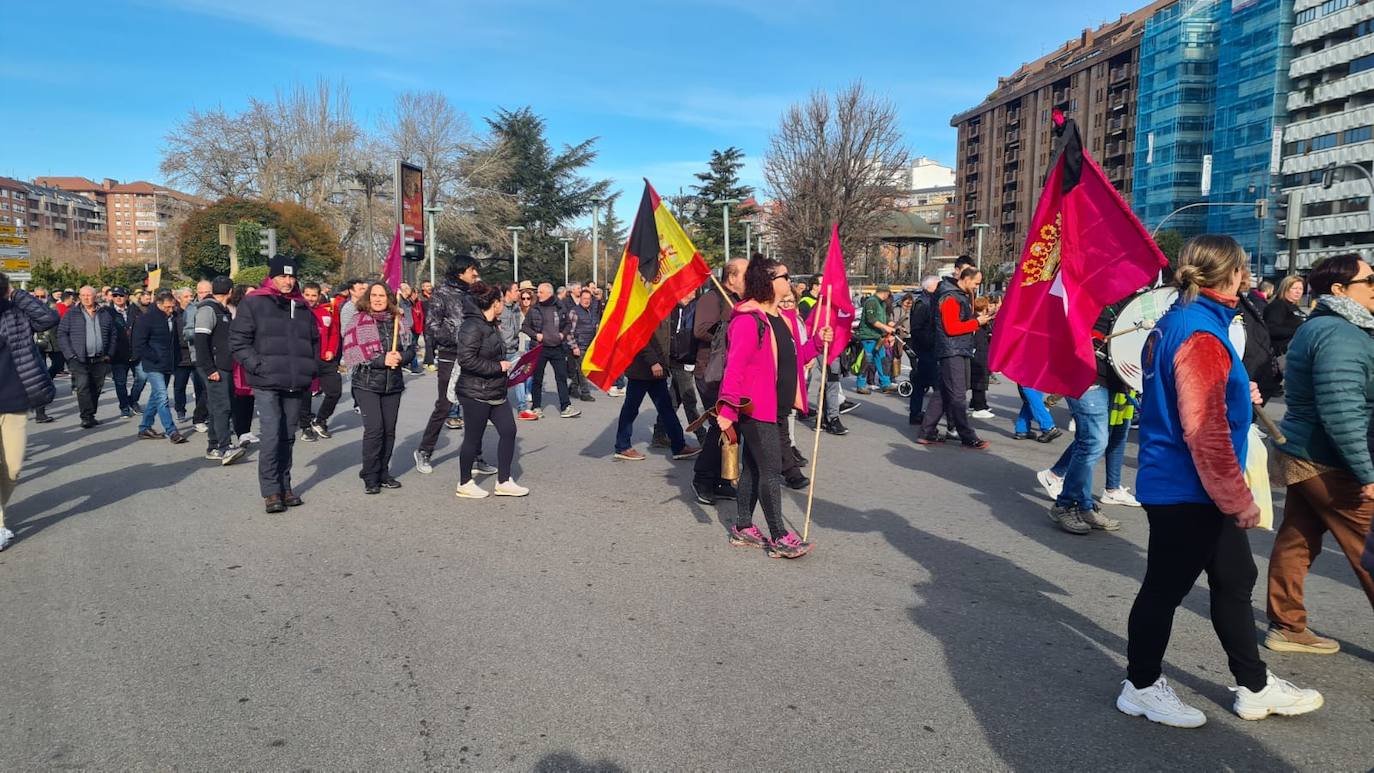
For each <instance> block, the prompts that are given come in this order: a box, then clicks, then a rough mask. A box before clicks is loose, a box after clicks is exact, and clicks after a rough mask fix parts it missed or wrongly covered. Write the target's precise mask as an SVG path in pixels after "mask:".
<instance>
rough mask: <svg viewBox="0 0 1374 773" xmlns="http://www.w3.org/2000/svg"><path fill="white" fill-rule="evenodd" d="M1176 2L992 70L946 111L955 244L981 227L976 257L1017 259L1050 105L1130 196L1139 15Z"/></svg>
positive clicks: (1039, 171)
mask: <svg viewBox="0 0 1374 773" xmlns="http://www.w3.org/2000/svg"><path fill="white" fill-rule="evenodd" d="M1174 1H1175V0H1159V2H1155V3H1152V4H1151V5H1149V6H1147V7H1145V8H1143V9H1141V10H1139V11H1136V12H1135V13H1131V14H1125V15H1122V16H1121V17H1120V18H1118V19H1117V20H1116V21H1113V22H1109V23H1107V24H1104V25H1102V26H1100V27H1098V28H1097V29H1085V30H1083V32H1082V34H1081V35H1080V36H1079V37H1077V38H1075V39H1073V40H1070V41H1068V42H1066V43H1064V44H1063V45H1062V46H1060V47H1059V48H1058V49H1056V50H1055V51H1054V52H1052V53H1050V54H1048V55H1046V56H1044V57H1041V58H1040V59H1037V60H1035V61H1034V62H1030V63H1028V64H1025V65H1022V66H1021V68H1020V69H1018V70H1017V71H1016V72H1015V73H1013V74H1012V75H1011V76H1009V77H1006V78H999V79H998V84H997V88H996V89H995V90H994V91H993V92H992V93H991V94H989V95H988V97H987V98H986V99H984V100H983V102H982V104H980V105H978V106H977V107H974V108H972V109H970V110H967V111H965V112H963V113H960V114H958V115H956V116H954V117H953V118H952V119H951V121H950V125H951V126H953V127H955V128H956V129H957V130H958V143H957V147H958V151H957V155H956V159H955V162H956V168H957V173H956V181H955V210H956V220H957V223H958V225H957V231H958V236H959V239H960V247H961V250H962V251H964V252H971V251H972V250H973V249H974V244H975V243H976V241H977V230H978V229H977V228H975V226H976V225H985V226H987V227H988V228H987V233H986V234H985V240H984V246H983V250H984V262H988V261H996V262H1006V261H1011V260H1015V259H1016V257H1017V256H1018V255H1019V254H1020V250H1021V247H1022V245H1023V244H1024V243H1025V239H1026V230H1027V228H1028V227H1029V225H1028V224H1029V221H1030V218H1031V216H1032V215H1033V214H1034V211H1035V203H1036V201H1037V200H1038V198H1039V195H1040V188H1041V186H1042V184H1043V181H1044V176H1045V173H1046V172H1047V171H1048V169H1049V157H1050V153H1051V150H1052V139H1053V134H1052V128H1053V127H1052V124H1051V119H1050V113H1051V111H1052V110H1054V109H1059V110H1062V111H1063V112H1064V113H1065V114H1066V115H1067V116H1069V117H1071V118H1073V119H1075V121H1077V123H1078V126H1079V129H1080V131H1081V133H1082V135H1083V141H1084V147H1085V148H1086V149H1087V150H1088V151H1089V152H1090V153H1091V154H1092V155H1093V157H1094V158H1095V159H1097V161H1098V163H1099V164H1100V165H1101V166H1102V167H1103V169H1104V171H1105V172H1106V174H1107V176H1108V178H1109V179H1110V180H1111V181H1112V184H1113V185H1115V186H1116V188H1117V189H1118V190H1119V191H1120V192H1121V194H1122V195H1123V196H1124V197H1126V199H1127V200H1128V201H1129V200H1130V197H1131V193H1132V188H1131V179H1132V169H1133V166H1134V163H1135V155H1136V152H1137V149H1136V143H1135V135H1136V130H1135V125H1136V95H1137V90H1138V87H1139V84H1138V78H1137V68H1138V65H1139V55H1140V50H1139V49H1140V43H1141V39H1142V37H1143V35H1144V31H1145V23H1146V21H1147V20H1148V19H1149V18H1150V17H1151V16H1152V15H1154V14H1155V13H1156V12H1157V11H1159V10H1161V9H1163V8H1165V7H1168V6H1169V5H1172V4H1173V2H1174Z"/></svg>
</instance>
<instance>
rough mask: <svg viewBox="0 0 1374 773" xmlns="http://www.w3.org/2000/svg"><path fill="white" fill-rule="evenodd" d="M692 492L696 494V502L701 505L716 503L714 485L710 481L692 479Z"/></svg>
mask: <svg viewBox="0 0 1374 773" xmlns="http://www.w3.org/2000/svg"><path fill="white" fill-rule="evenodd" d="M692 493H693V494H696V497H697V502H700V503H701V504H703V505H714V504H715V503H716V487H715V486H714V485H713V484H712V483H711V482H710V481H701V480H694V481H692Z"/></svg>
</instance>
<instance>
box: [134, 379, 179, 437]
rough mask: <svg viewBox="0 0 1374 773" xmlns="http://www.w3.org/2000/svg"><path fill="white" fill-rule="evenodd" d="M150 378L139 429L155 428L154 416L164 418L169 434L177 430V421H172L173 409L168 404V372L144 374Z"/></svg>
mask: <svg viewBox="0 0 1374 773" xmlns="http://www.w3.org/2000/svg"><path fill="white" fill-rule="evenodd" d="M144 375H145V376H147V378H148V381H147V383H148V390H149V394H148V403H147V405H144V406H143V420H142V421H140V422H139V423H138V431H139V432H144V431H146V430H150V429H152V428H153V418H154V417H157V418H159V419H162V428H163V429H164V430H166V432H167V434H168V435H171V434H173V433H175V432H176V431H177V425H176V422H174V421H172V409H171V408H170V407H168V405H167V376H168V374H166V373H157V372H156V371H149V372H147V373H145V374H144Z"/></svg>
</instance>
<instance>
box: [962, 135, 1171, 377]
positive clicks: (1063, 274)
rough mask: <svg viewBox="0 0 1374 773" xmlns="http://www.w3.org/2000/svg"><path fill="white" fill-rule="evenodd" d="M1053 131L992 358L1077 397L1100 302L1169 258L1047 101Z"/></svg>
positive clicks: (1009, 372)
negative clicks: (1044, 172) (1044, 176)
mask: <svg viewBox="0 0 1374 773" xmlns="http://www.w3.org/2000/svg"><path fill="white" fill-rule="evenodd" d="M1054 119H1055V135H1056V136H1057V137H1058V138H1059V139H1058V141H1057V143H1056V146H1055V155H1054V156H1053V157H1052V158H1051V160H1050V173H1049V177H1048V179H1046V180H1045V190H1044V192H1043V193H1042V194H1041V195H1040V204H1039V206H1038V207H1037V208H1036V211H1035V216H1034V217H1033V218H1032V219H1031V229H1030V234H1029V235H1028V236H1027V238H1026V246H1025V249H1024V251H1023V252H1022V255H1021V260H1020V262H1019V263H1018V264H1017V266H1016V276H1015V277H1014V278H1013V279H1012V282H1011V286H1010V287H1009V288H1008V289H1007V297H1006V301H1005V303H1004V304H1003V305H1002V310H1001V311H999V312H998V313H997V334H996V335H994V336H993V337H992V350H991V352H990V355H989V356H990V358H991V363H990V364H991V368H992V370H993V371H1000V372H1002V373H1003V374H1005V375H1006V376H1007V378H1010V379H1011V380H1012V381H1015V382H1016V383H1017V384H1021V385H1022V386H1028V387H1031V388H1033V389H1038V390H1040V391H1042V392H1049V393H1051V394H1061V395H1065V396H1067V397H1078V396H1080V395H1082V394H1083V392H1084V391H1086V390H1087V388H1088V387H1090V386H1092V383H1093V379H1094V378H1095V377H1096V375H1097V360H1096V355H1095V354H1094V353H1093V344H1092V329H1093V324H1094V323H1095V322H1096V321H1097V317H1098V315H1100V314H1101V313H1102V309H1103V308H1105V307H1106V306H1108V305H1110V304H1113V303H1116V302H1117V301H1119V300H1121V299H1122V298H1125V297H1126V296H1128V295H1130V294H1131V293H1133V292H1135V291H1136V290H1139V289H1141V288H1142V287H1145V286H1147V285H1149V284H1150V283H1151V282H1153V281H1154V279H1155V277H1156V276H1157V275H1158V274H1159V270H1160V269H1161V268H1163V267H1164V266H1166V265H1168V260H1167V259H1166V258H1165V257H1164V255H1163V254H1161V253H1160V251H1159V248H1158V247H1157V246H1155V243H1154V240H1152V239H1151V238H1150V234H1149V232H1147V231H1146V230H1145V227H1144V226H1142V225H1141V224H1140V221H1139V220H1137V219H1136V217H1135V215H1134V214H1132V212H1131V208H1130V207H1129V206H1127V205H1126V203H1125V202H1124V201H1122V200H1121V196H1120V194H1118V193H1117V192H1116V189H1115V188H1113V187H1112V184H1111V183H1110V182H1108V181H1107V177H1106V175H1104V174H1103V173H1102V169H1101V168H1100V167H1098V165H1097V164H1096V163H1095V162H1094V161H1093V160H1092V158H1091V157H1090V156H1089V155H1088V154H1087V153H1086V152H1085V151H1084V150H1083V142H1082V140H1081V139H1080V137H1079V134H1078V126H1077V125H1076V124H1075V123H1074V122H1073V121H1072V120H1068V119H1065V118H1064V117H1063V115H1062V114H1060V113H1059V111H1057V110H1056V111H1055V115H1054Z"/></svg>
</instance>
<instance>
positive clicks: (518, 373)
mask: <svg viewBox="0 0 1374 773" xmlns="http://www.w3.org/2000/svg"><path fill="white" fill-rule="evenodd" d="M543 353H544V345H543V344H539V345H538V346H536V347H534V348H533V349H531V350H529V351H528V352H525V356H523V357H521V358H520V359H518V360H516V361H515V364H514V365H512V366H510V370H508V371H506V388H508V389H509V388H510V387H513V386H515V385H517V384H523V383H525V382H526V381H529V379H530V376H533V375H534V368H535V366H537V365H538V364H539V355H541V354H543Z"/></svg>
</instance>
